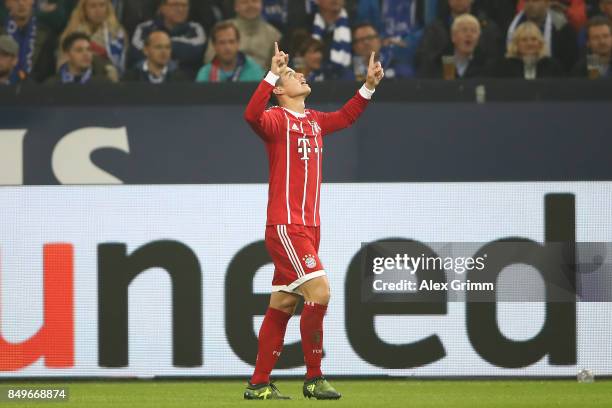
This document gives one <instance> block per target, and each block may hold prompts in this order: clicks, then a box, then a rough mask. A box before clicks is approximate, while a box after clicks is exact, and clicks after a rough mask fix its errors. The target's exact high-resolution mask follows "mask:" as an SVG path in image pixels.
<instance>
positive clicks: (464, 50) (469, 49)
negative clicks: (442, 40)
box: [452, 22, 480, 55]
mask: <svg viewBox="0 0 612 408" xmlns="http://www.w3.org/2000/svg"><path fill="white" fill-rule="evenodd" d="M479 38H480V28H479V27H478V26H477V25H476V24H473V23H469V22H464V23H460V24H459V25H457V27H456V28H455V30H453V35H452V41H453V45H454V46H455V49H456V50H457V51H458V52H459V53H461V54H465V55H470V54H473V53H474V49H476V45H478V39H479Z"/></svg>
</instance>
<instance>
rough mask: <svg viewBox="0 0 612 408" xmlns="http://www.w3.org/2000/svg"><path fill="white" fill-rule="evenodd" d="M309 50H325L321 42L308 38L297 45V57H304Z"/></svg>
mask: <svg viewBox="0 0 612 408" xmlns="http://www.w3.org/2000/svg"><path fill="white" fill-rule="evenodd" d="M311 48H314V49H315V51H321V52H323V50H325V44H323V42H321V40H318V39H316V38H314V37H308V38H306V39H304V41H302V42H301V43H300V44H299V46H298V47H297V50H296V53H297V54H298V55H304V54H306V53H307V52H308V50H310V49H311Z"/></svg>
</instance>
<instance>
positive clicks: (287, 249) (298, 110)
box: [244, 44, 384, 399]
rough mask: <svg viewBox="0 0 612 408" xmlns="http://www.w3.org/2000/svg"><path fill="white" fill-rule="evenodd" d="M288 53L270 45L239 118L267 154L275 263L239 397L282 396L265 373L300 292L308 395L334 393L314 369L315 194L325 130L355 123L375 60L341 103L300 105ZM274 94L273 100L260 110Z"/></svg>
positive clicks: (317, 292) (319, 292) (321, 306)
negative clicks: (327, 108)
mask: <svg viewBox="0 0 612 408" xmlns="http://www.w3.org/2000/svg"><path fill="white" fill-rule="evenodd" d="M288 61H289V56H288V54H285V53H284V52H282V51H279V49H278V44H275V55H274V56H273V57H272V63H271V68H270V72H268V74H267V76H266V77H265V79H264V80H263V81H261V83H260V84H259V86H258V88H257V90H256V91H255V93H254V94H253V96H252V97H251V100H250V101H249V104H248V106H247V108H246V111H245V114H244V116H245V119H246V121H247V122H248V123H249V125H250V126H251V127H252V128H253V130H254V131H255V132H256V133H257V134H258V135H259V137H261V138H262V139H263V141H264V142H265V144H266V150H267V153H268V158H269V169H270V182H269V189H268V214H267V215H268V220H267V223H266V233H265V243H266V248H267V250H268V252H269V254H270V257H271V258H272V261H273V262H274V277H273V279H272V294H271V296H270V305H269V308H268V310H267V311H266V315H265V317H264V320H263V323H262V325H261V329H260V330H259V345H258V351H257V362H256V363H255V372H254V373H253V376H252V377H251V380H250V381H249V385H248V386H247V388H246V390H245V392H244V398H245V399H289V397H286V396H284V395H282V394H281V393H280V391H279V390H278V388H277V387H276V386H275V385H274V384H273V383H270V373H271V372H272V369H273V368H274V365H275V364H276V360H277V359H278V357H279V356H280V354H281V350H282V348H283V340H284V337H285V329H286V328H287V322H288V321H289V318H290V317H291V316H292V315H293V313H294V312H295V308H296V306H297V303H298V300H299V299H300V296H303V297H304V308H303V311H302V315H301V317H300V334H301V338H302V349H303V351H304V362H305V363H306V379H305V381H304V387H303V394H304V396H305V397H308V398H316V399H338V398H340V396H341V395H340V393H338V392H337V391H336V390H335V389H334V388H333V387H332V386H331V385H330V384H329V382H328V381H327V380H326V379H325V377H324V376H323V374H322V372H321V357H322V353H323V317H324V316H325V312H326V309H327V304H328V302H329V296H330V291H329V283H328V280H327V276H326V275H325V269H324V268H323V264H322V263H321V260H320V259H319V256H318V251H319V239H320V230H319V228H320V227H319V225H320V222H319V198H320V187H321V179H322V176H321V170H322V164H323V141H324V137H325V136H327V135H329V134H331V133H333V132H336V131H338V130H341V129H344V128H346V127H348V126H350V125H351V124H352V123H354V122H355V121H356V120H357V118H358V117H359V116H360V115H361V113H362V112H363V111H364V109H365V108H366V106H367V104H368V101H369V100H370V98H371V97H372V94H373V93H374V90H375V88H376V86H377V85H378V84H379V83H380V81H381V80H382V78H383V76H384V72H383V68H382V66H381V64H380V62H375V61H374V53H372V55H371V56H370V61H369V67H368V73H367V79H366V82H365V84H364V85H363V86H362V87H361V89H359V91H358V92H357V93H356V94H355V96H353V98H352V99H350V100H349V101H348V102H347V103H346V104H345V105H344V106H343V107H342V108H341V109H340V110H338V111H336V112H330V113H325V112H319V111H316V110H312V109H306V108H305V106H304V101H305V100H306V97H308V95H309V94H310V86H308V83H306V80H305V79H304V76H303V75H302V74H299V73H296V72H295V71H293V70H292V69H291V68H289V67H288V66H287V63H288ZM272 94H274V95H275V97H276V99H277V101H278V104H279V106H274V107H271V108H270V109H267V110H266V106H267V104H268V102H269V100H270V96H271V95H272Z"/></svg>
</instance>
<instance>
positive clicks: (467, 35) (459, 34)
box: [419, 14, 488, 79]
mask: <svg viewBox="0 0 612 408" xmlns="http://www.w3.org/2000/svg"><path fill="white" fill-rule="evenodd" d="M480 33H481V30H480V23H479V22H478V19H477V18H476V17H474V16H472V15H471V14H463V15H461V16H459V17H457V18H455V20H454V21H453V25H452V27H451V43H452V46H451V47H450V48H449V49H448V50H447V52H446V53H445V54H446V55H448V56H452V64H453V65H454V67H453V69H454V75H453V78H457V79H464V78H477V77H484V76H487V74H488V64H487V62H486V61H485V59H484V58H483V56H482V53H481V51H480V50H478V48H477V46H478V42H479V40H480ZM442 58H443V54H442V53H441V54H439V55H438V56H437V57H435V58H433V59H432V60H430V61H427V62H426V63H424V64H423V65H422V66H421V69H420V71H419V76H420V77H422V78H437V79H442V77H443V63H442Z"/></svg>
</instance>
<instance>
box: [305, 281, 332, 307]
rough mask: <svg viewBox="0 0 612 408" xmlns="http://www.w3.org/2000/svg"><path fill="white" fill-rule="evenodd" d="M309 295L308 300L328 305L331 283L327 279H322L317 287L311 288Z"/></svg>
mask: <svg viewBox="0 0 612 408" xmlns="http://www.w3.org/2000/svg"><path fill="white" fill-rule="evenodd" d="M311 289H312V290H310V291H309V293H308V296H307V299H306V300H307V301H310V302H315V303H318V304H320V305H326V304H328V303H329V299H330V297H331V293H330V290H329V285H328V284H327V281H326V280H322V281H321V282H320V283H319V284H317V285H316V286H315V287H313V288H311Z"/></svg>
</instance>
